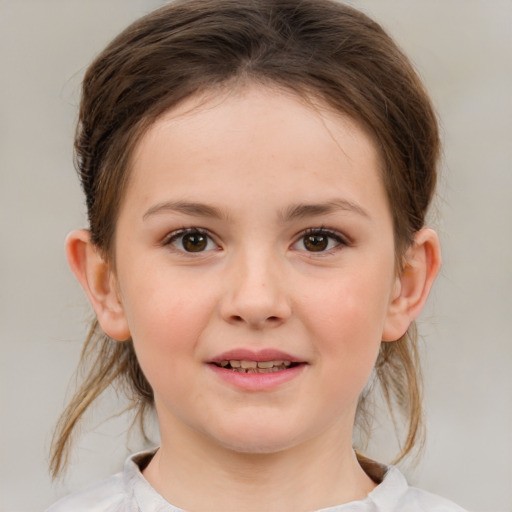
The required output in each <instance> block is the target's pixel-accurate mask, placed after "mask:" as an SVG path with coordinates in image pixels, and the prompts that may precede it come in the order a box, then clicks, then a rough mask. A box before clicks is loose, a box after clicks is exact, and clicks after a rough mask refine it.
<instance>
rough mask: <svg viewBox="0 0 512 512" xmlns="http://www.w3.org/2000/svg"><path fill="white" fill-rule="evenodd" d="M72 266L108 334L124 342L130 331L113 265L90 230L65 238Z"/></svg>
mask: <svg viewBox="0 0 512 512" xmlns="http://www.w3.org/2000/svg"><path fill="white" fill-rule="evenodd" d="M66 256H67V258H68V263H69V266H70V267H71V270H72V271H73V273H74V274H75V276H76V278H77V279H78V281H79V282H80V284H81V285H82V288H83V289H84V291H85V293H86V294H87V297H88V298H89V301H90V303H91V305H92V307H93V309H94V311H95V312H96V317H97V318H98V322H99V323H100V325H101V328H102V329H103V331H104V332H105V334H106V335H107V336H110V337H111V338H113V339H115V340H118V341H124V340H127V339H129V338H130V330H129V328H128V323H127V321H126V317H125V314H124V309H123V305H122V303H121V300H120V297H119V292H118V288H117V283H116V278H115V275H114V273H113V271H112V269H111V266H110V265H109V263H108V262H107V261H105V259H104V258H103V257H102V255H101V254H100V252H99V251H98V249H97V247H96V246H95V245H94V244H93V243H92V242H91V236H90V233H89V231H87V230H85V229H81V230H78V231H73V232H72V233H70V234H69V235H68V237H67V238H66Z"/></svg>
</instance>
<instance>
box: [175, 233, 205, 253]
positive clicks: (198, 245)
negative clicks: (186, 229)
mask: <svg viewBox="0 0 512 512" xmlns="http://www.w3.org/2000/svg"><path fill="white" fill-rule="evenodd" d="M181 240H182V242H181V244H182V245H183V249H185V251H187V252H201V251H204V250H205V249H206V246H207V245H208V237H207V236H206V235H203V234H202V233H190V234H188V235H185V236H184V237H183V238H182V239H181Z"/></svg>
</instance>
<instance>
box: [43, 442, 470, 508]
mask: <svg viewBox="0 0 512 512" xmlns="http://www.w3.org/2000/svg"><path fill="white" fill-rule="evenodd" d="M153 453H154V452H141V453H137V454H135V455H132V456H131V457H129V458H128V459H127V460H126V463H125V465H124V470H123V472H122V473H117V474H116V475H113V476H111V477H110V478H107V479H106V480H103V481H101V482H98V483H96V484H94V485H92V486H90V487H88V488H86V489H84V490H83V491H79V492H76V493H73V494H71V495H69V496H67V497H65V498H63V499H61V500H60V501H58V502H57V503H55V504H54V505H52V506H51V507H50V508H49V509H47V511H46V512H184V511H183V510H182V509H180V508H177V507H175V506H174V505H171V504H170V503H169V502H168V501H166V500H165V499H164V498H163V497H162V496H161V495H160V494H158V493H157V492H156V491H155V490H154V489H153V488H152V487H151V485H150V484H149V482H148V481H147V480H146V479H145V478H144V476H143V475H142V472H141V469H140V468H141V467H142V468H144V467H145V466H146V465H147V463H148V462H149V460H150V459H151V457H152V456H153ZM360 463H361V466H362V467H363V469H364V470H365V471H366V472H367V473H368V474H369V475H370V476H371V477H372V478H374V479H376V480H377V481H380V484H378V485H377V487H376V488H375V489H374V490H373V491H372V492H370V494H368V496H367V497H366V498H364V499H363V500H358V501H351V502H350V503H345V504H343V505H336V506H333V507H328V508H323V509H321V510H318V511H317V512H466V511H464V509H462V508H461V507H459V506H457V505H455V504H454V503H452V502H451V501H448V500H445V499H443V498H440V497H438V496H435V495H434V494H431V493H428V492H426V491H422V490H420V489H416V488H414V487H409V486H408V485H407V481H406V480H405V478H404V476H403V475H402V473H400V471H399V470H398V469H397V468H395V467H393V466H383V465H381V464H378V463H375V462H373V461H370V460H368V459H364V458H360Z"/></svg>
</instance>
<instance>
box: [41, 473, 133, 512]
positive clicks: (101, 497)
mask: <svg viewBox="0 0 512 512" xmlns="http://www.w3.org/2000/svg"><path fill="white" fill-rule="evenodd" d="M70 511H73V512H131V511H130V509H129V508H127V496H126V492H125V487H124V484H123V475H122V473H118V474H116V475H113V476H111V477H110V478H107V479H105V480H102V481H100V482H98V483H96V484H93V485H91V486H89V487H87V488H85V489H83V490H82V491H78V492H75V493H73V494H70V495H69V496H66V497H64V498H62V499H61V500H59V501H57V502H56V503H55V504H53V505H52V506H51V507H50V508H49V509H47V510H46V512H70Z"/></svg>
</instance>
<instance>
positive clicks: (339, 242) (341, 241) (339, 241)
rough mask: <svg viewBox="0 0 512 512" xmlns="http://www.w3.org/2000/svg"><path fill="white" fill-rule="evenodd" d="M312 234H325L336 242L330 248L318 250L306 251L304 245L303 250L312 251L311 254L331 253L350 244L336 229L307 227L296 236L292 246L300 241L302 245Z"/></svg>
mask: <svg viewBox="0 0 512 512" xmlns="http://www.w3.org/2000/svg"><path fill="white" fill-rule="evenodd" d="M313 235H314V236H325V237H327V238H329V239H331V240H334V241H335V242H336V245H335V246H334V247H331V248H330V249H324V250H319V251H308V250H307V249H306V248H305V247H304V251H305V252H308V253H312V254H315V253H316V254H318V255H321V254H329V253H332V252H334V251H337V250H339V249H341V247H349V246H350V245H351V244H350V241H349V240H348V239H347V238H346V237H345V236H343V235H342V234H341V233H339V232H338V231H334V230H332V229H327V228H323V227H321V228H308V229H306V230H305V231H303V232H302V233H301V234H300V236H299V237H298V239H297V241H296V242H295V243H294V244H293V246H296V245H297V244H299V243H301V242H302V244H303V245H304V244H305V239H306V237H307V236H313ZM293 246H292V247H293Z"/></svg>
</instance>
